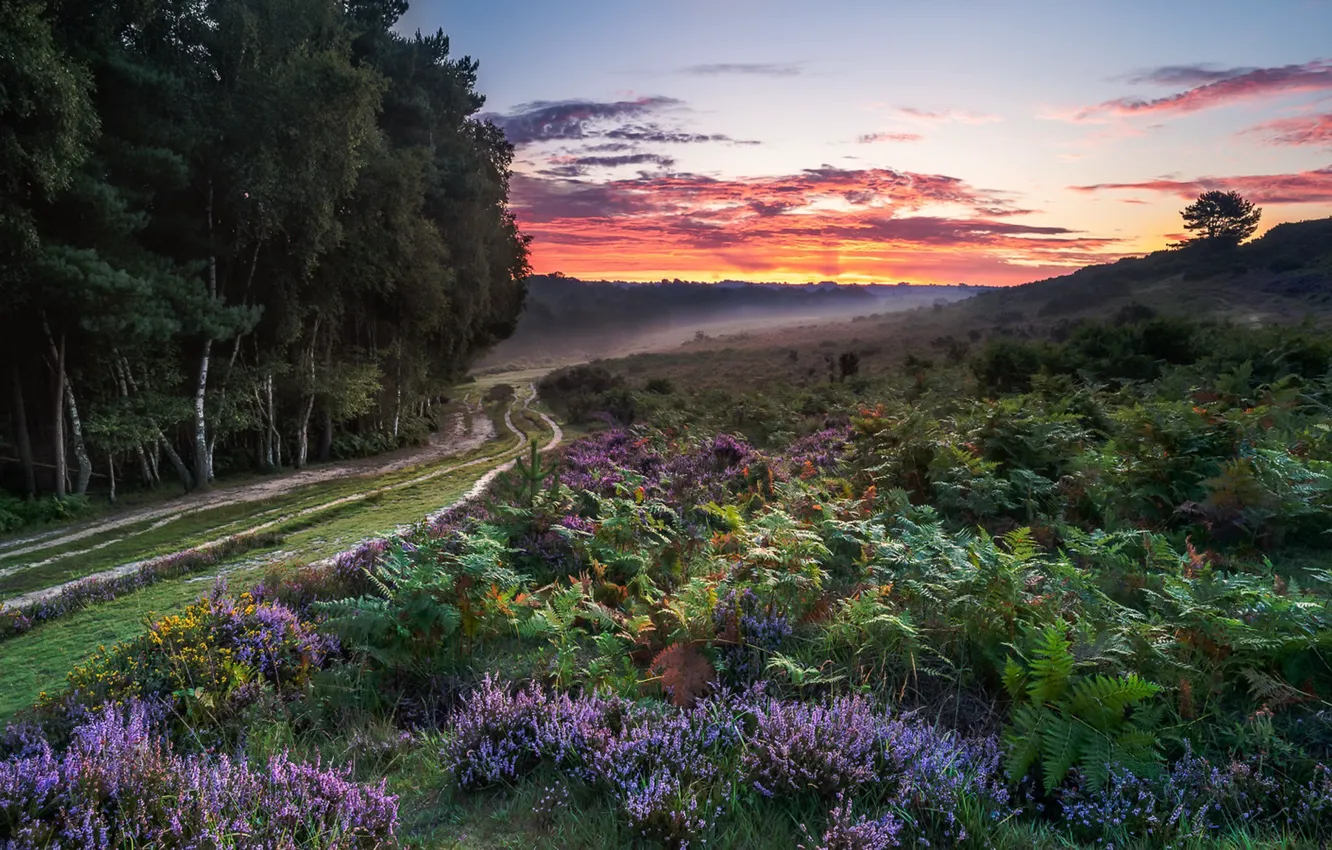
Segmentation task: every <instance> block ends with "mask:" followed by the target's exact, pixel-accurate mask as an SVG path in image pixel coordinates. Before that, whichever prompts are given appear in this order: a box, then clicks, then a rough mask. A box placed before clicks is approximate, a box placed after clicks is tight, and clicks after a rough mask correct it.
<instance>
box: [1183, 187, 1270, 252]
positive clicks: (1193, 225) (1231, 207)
mask: <svg viewBox="0 0 1332 850" xmlns="http://www.w3.org/2000/svg"><path fill="white" fill-rule="evenodd" d="M1181 215H1183V216H1184V229H1185V230H1187V231H1189V232H1190V233H1195V234H1197V235H1196V236H1194V237H1193V238H1192V239H1187V240H1185V241H1184V242H1182V243H1180V244H1182V245H1197V244H1205V245H1213V246H1222V247H1226V246H1234V245H1238V244H1239V243H1241V242H1243V241H1244V240H1245V239H1248V238H1249V237H1250V236H1252V235H1253V234H1254V232H1255V231H1256V230H1257V229H1258V220H1259V219H1260V218H1262V216H1263V211H1262V209H1260V208H1259V207H1256V206H1254V205H1253V203H1252V202H1251V201H1248V200H1246V199H1245V198H1244V197H1243V196H1242V195H1240V193H1239V192H1222V191H1219V190H1218V191H1211V192H1203V193H1202V194H1201V195H1199V196H1198V200H1196V201H1194V202H1193V203H1191V204H1189V205H1188V206H1187V207H1185V208H1184V210H1183V212H1182V213H1181Z"/></svg>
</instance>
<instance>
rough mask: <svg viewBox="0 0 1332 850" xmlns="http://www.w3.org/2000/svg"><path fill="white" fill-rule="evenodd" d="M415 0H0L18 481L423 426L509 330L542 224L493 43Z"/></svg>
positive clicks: (13, 460)
mask: <svg viewBox="0 0 1332 850" xmlns="http://www.w3.org/2000/svg"><path fill="white" fill-rule="evenodd" d="M405 10H406V4H405V3H403V2H400V0H383V2H378V0H369V2H353V3H348V4H344V3H334V2H329V0H291V2H285V0H208V2H203V3H193V2H176V0H163V2H156V1H155V0H152V2H130V0H114V2H106V3H103V2H91V0H58V2H53V3H51V4H49V5H47V6H45V7H43V6H42V5H39V4H33V3H27V2H22V0H4V2H3V3H0V33H2V35H0V47H2V48H3V49H0V79H3V80H4V85H3V87H2V88H0V336H2V337H3V342H0V360H3V362H4V364H5V366H4V369H3V371H4V373H5V374H4V375H3V376H0V378H3V383H4V384H5V392H4V393H3V396H0V398H2V399H3V400H2V401H0V420H3V423H2V424H0V435H2V436H0V457H3V458H4V460H3V461H0V483H2V484H3V486H4V487H5V489H6V490H7V491H9V492H10V493H12V494H15V495H16V496H23V495H26V496H33V495H41V496H44V497H46V498H43V499H42V500H40V501H36V502H20V501H19V500H17V499H10V500H9V501H7V502H6V504H7V505H8V506H9V507H10V508H11V509H12V512H14V513H17V514H18V515H19V521H23V520H33V519H43V518H52V517H58V516H60V515H63V514H65V513H67V512H70V511H72V510H73V509H75V508H77V506H78V500H79V499H80V497H82V496H84V494H86V493H87V492H88V490H89V486H90V482H91V481H92V479H93V478H94V476H96V477H97V489H98V490H100V491H103V492H106V491H109V494H110V496H111V498H112V499H113V500H114V498H115V494H116V488H117V486H120V487H122V488H124V487H125V483H126V482H130V483H132V486H134V487H136V488H138V487H154V486H157V485H158V484H159V483H161V482H162V481H164V480H165V481H167V482H173V481H178V482H179V485H180V486H182V487H183V488H184V489H186V490H193V489H201V488H206V487H208V486H209V485H210V483H211V482H213V481H214V480H215V479H216V478H217V477H218V476H219V475H225V474H227V473H229V472H235V471H241V470H268V469H274V468H279V467H290V466H296V467H300V466H303V465H305V464H307V463H309V462H311V461H313V460H327V459H329V458H331V457H347V456H353V455H358V454H365V453H369V452H374V451H382V450H384V449H387V448H394V447H397V446H398V445H400V444H402V443H404V442H407V441H409V440H419V439H421V438H422V435H423V434H424V433H425V432H426V430H427V429H428V428H430V427H431V425H432V421H431V418H432V405H433V404H434V403H436V402H438V401H440V400H442V399H443V398H444V397H445V396H446V395H447V393H448V392H449V388H450V387H451V386H453V385H454V384H455V383H456V382H457V381H458V380H459V379H460V378H461V377H462V376H463V375H464V374H465V373H466V370H467V368H468V367H469V365H470V363H471V362H472V361H473V359H474V358H475V357H476V356H477V354H478V353H479V352H481V351H483V350H485V349H486V348H488V347H489V346H491V345H493V344H494V343H495V342H496V341H497V340H499V339H502V338H504V337H505V336H507V335H508V334H509V333H511V332H512V330H513V327H514V325H515V323H516V321H517V318H518V315H519V313H520V312H521V309H522V306H523V301H524V297H525V283H524V282H525V278H526V275H527V272H528V265H527V256H528V254H527V240H526V239H525V238H524V237H523V236H522V235H521V234H520V233H519V232H518V229H517V227H516V224H515V222H514V219H513V217H512V215H511V214H510V213H509V211H508V208H507V195H508V180H509V173H510V163H511V160H512V148H511V146H510V145H509V144H508V142H507V141H506V140H505V138H504V136H503V133H502V132H501V131H500V130H498V129H497V128H495V127H494V126H493V125H491V124H489V123H487V122H484V121H480V120H478V119H477V117H476V115H477V113H478V111H479V110H480V109H481V107H482V105H483V103H484V98H483V97H482V96H481V95H480V94H478V93H477V91H476V74H477V68H478V64H477V63H476V62H475V61H473V60H471V59H470V58H467V57H462V58H458V57H454V56H452V55H451V54H450V46H449V40H448V38H447V37H446V36H444V35H443V33H437V34H434V35H422V34H420V33H419V32H418V33H417V34H416V35H414V36H410V37H408V36H403V35H400V34H398V33H396V32H394V31H393V29H392V27H393V26H394V24H395V23H396V22H397V20H398V18H399V17H400V16H401V15H402V14H403V12H404V11H405Z"/></svg>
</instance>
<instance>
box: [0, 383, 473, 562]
mask: <svg viewBox="0 0 1332 850" xmlns="http://www.w3.org/2000/svg"><path fill="white" fill-rule="evenodd" d="M494 436H495V426H494V424H493V423H492V422H491V421H490V417H489V416H487V415H486V414H485V412H484V411H483V410H482V409H481V408H480V406H476V407H472V408H469V409H468V410H466V411H461V410H460V411H457V412H456V413H454V414H453V415H452V416H451V417H450V421H449V424H448V426H447V427H445V428H441V429H440V430H439V431H437V432H435V433H434V434H431V435H430V440H429V442H428V443H427V444H426V445H424V446H419V447H414V448H408V449H402V450H400V451H397V452H392V453H390V454H385V455H379V456H376V457H372V458H361V459H357V460H349V461H343V462H339V463H329V464H320V465H318V466H310V467H306V468H305V469H302V470H298V471H295V472H291V473H288V474H285V475H275V476H273V477H271V478H264V479H260V480H258V481H249V482H246V483H244V484H235V485H231V486H224V487H219V488H217V489H215V490H209V491H207V492H204V493H191V494H187V495H185V496H182V497H180V498H178V499H172V500H171V501H169V502H164V503H162V504H159V505H151V506H148V507H144V508H137V509H134V510H129V511H125V512H123V513H115V514H112V515H110V516H107V517H104V518H101V519H97V520H93V521H92V522H88V523H84V524H80V525H77V526H74V527H73V528H70V527H68V526H66V527H63V528H58V529H53V530H51V531H46V532H42V533H40V534H34V535H30V536H27V537H22V538H15V539H11V540H6V541H3V542H0V556H3V557H4V558H6V559H10V558H14V557H17V556H20V555H26V554H30V553H35V552H41V551H42V550H44V549H51V548H54V547H57V546H64V545H66V544H68V543H73V542H75V541H77V540H82V539H84V538H87V537H92V536H94V535H98V534H102V533H103V532H106V531H112V530H115V529H117V528H123V527H125V526H129V525H137V524H139V523H143V522H146V521H149V520H154V519H159V520H161V522H159V523H154V524H153V525H151V526H148V527H147V528H144V529H140V530H139V531H137V532H134V534H142V533H144V532H147V531H155V530H157V529H158V528H161V527H162V526H163V525H165V524H166V523H169V522H172V521H174V520H177V519H180V518H181V517H183V516H189V515H190V514H195V513H198V512H200V511H207V510H214V509H216V508H221V507H226V506H227V505H234V504H240V503H245V502H261V501H264V500H265V499H271V498H273V497H274V496H281V495H283V494H285V493H290V492H291V491H293V490H298V489H300V488H302V487H308V486H310V485H311V484H319V483H322V482H325V481H332V480H335V479H339V478H347V477H351V476H366V477H373V476H378V475H385V474H388V473H390V472H396V471H398V470H401V469H406V468H408V467H411V466H419V465H421V464H427V463H432V462H434V461H437V460H442V459H444V458H447V457H452V456H454V455H459V454H466V453H467V452H470V451H472V450H474V449H476V448H478V447H479V446H481V445H482V444H483V443H485V442H486V441H487V440H489V439H491V438H492V437H494ZM130 536H133V534H128V535H126V536H125V537H118V538H116V539H114V540H108V541H105V542H103V543H101V544H99V546H98V547H91V548H90V549H81V550H76V551H70V552H65V553H62V557H68V556H70V555H76V554H83V553H84V552H88V551H92V548H101V547H104V546H109V545H110V544H112V543H117V542H120V541H121V540H124V539H126V537H130ZM46 563H50V559H47V560H42V561H36V562H32V563H26V564H23V565H21V566H11V567H7V568H5V569H3V570H0V575H5V574H9V573H12V572H14V571H15V569H22V568H27V567H34V566H40V565H41V564H46Z"/></svg>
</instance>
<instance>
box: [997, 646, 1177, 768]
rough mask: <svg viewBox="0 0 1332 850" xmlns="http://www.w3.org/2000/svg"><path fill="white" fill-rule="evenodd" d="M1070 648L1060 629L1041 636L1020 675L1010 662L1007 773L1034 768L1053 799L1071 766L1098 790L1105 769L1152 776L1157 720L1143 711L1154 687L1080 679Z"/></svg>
mask: <svg viewBox="0 0 1332 850" xmlns="http://www.w3.org/2000/svg"><path fill="white" fill-rule="evenodd" d="M1072 645H1073V644H1072V641H1070V640H1068V639H1067V638H1066V637H1065V636H1064V630H1063V629H1062V628H1060V627H1058V626H1050V627H1048V628H1046V629H1044V630H1043V631H1042V632H1041V633H1040V635H1039V636H1038V637H1037V640H1036V646H1035V647H1034V648H1033V649H1032V652H1031V655H1032V660H1031V661H1030V662H1029V663H1028V664H1027V665H1026V667H1023V665H1021V664H1020V663H1018V661H1016V660H1014V659H1013V658H1011V657H1010V658H1009V659H1008V662H1007V663H1006V664H1005V666H1004V676H1003V678H1004V686H1005V688H1006V689H1007V690H1008V693H1009V695H1010V696H1011V697H1012V698H1013V710H1012V716H1011V719H1010V723H1009V727H1008V729H1006V730H1005V732H1004V741H1005V744H1006V745H1007V748H1008V758H1007V765H1008V770H1009V774H1010V775H1011V776H1012V777H1013V779H1014V780H1020V779H1021V778H1022V777H1024V776H1026V775H1027V774H1028V773H1029V772H1030V771H1031V770H1032V768H1034V767H1036V766H1037V765H1039V767H1040V775H1041V783H1042V785H1043V786H1044V787H1045V789H1046V791H1051V792H1052V791H1054V789H1056V788H1058V787H1059V785H1060V783H1062V782H1063V781H1064V779H1065V778H1066V777H1067V776H1068V773H1069V771H1071V770H1072V769H1073V768H1074V767H1075V766H1076V767H1078V769H1079V770H1080V772H1081V773H1082V776H1083V778H1084V779H1085V780H1086V781H1087V782H1089V783H1091V784H1093V785H1096V786H1102V785H1104V784H1105V782H1106V781H1107V779H1108V777H1109V774H1110V769H1111V768H1112V767H1113V766H1115V765H1119V766H1124V767H1130V768H1132V769H1134V770H1135V771H1137V772H1143V771H1145V770H1151V769H1153V768H1154V767H1155V765H1156V763H1157V761H1158V758H1159V756H1158V753H1157V740H1156V736H1155V734H1154V732H1153V729H1154V728H1155V726H1156V725H1157V723H1158V722H1159V719H1160V715H1159V713H1158V712H1154V711H1151V710H1150V709H1149V708H1148V703H1149V701H1150V700H1151V699H1152V698H1153V697H1154V696H1156V694H1157V693H1158V692H1160V687H1159V686H1158V685H1155V684H1153V683H1151V682H1148V681H1146V680H1144V679H1142V678H1140V677H1139V676H1138V675H1137V674H1134V673H1130V674H1128V675H1124V676H1106V675H1102V674H1093V675H1090V676H1080V675H1077V674H1075V673H1074V668H1075V666H1076V662H1075V659H1074V657H1073V652H1072Z"/></svg>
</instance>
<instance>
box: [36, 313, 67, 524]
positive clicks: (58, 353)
mask: <svg viewBox="0 0 1332 850" xmlns="http://www.w3.org/2000/svg"><path fill="white" fill-rule="evenodd" d="M42 326H43V328H45V330H46V342H47V344H48V345H50V346H51V359H52V360H53V361H54V363H55V366H54V369H55V379H56V387H55V417H54V423H53V424H54V425H55V438H54V439H53V440H52V442H53V443H54V445H55V491H56V498H58V499H63V498H64V497H65V494H66V492H68V491H67V490H66V489H65V479H66V478H67V477H68V475H69V470H68V469H67V468H66V465H65V334H64V332H63V331H62V332H61V334H60V344H59V345H58V346H57V345H56V341H55V338H54V337H52V336H51V328H50V326H49V325H47V324H46V319H45V318H43V319H42Z"/></svg>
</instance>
